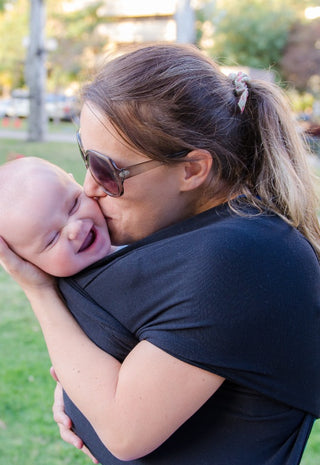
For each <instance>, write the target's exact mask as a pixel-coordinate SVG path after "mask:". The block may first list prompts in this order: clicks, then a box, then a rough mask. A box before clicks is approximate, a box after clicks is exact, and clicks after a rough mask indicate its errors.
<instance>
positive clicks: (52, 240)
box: [45, 232, 59, 249]
mask: <svg viewBox="0 0 320 465" xmlns="http://www.w3.org/2000/svg"><path fill="white" fill-rule="evenodd" d="M58 238H59V233H58V232H56V233H54V234H53V235H52V236H51V237H50V238H49V240H48V242H47V244H46V247H45V248H46V249H48V248H50V247H52V246H53V245H54V244H55V243H56V242H57V240H58Z"/></svg>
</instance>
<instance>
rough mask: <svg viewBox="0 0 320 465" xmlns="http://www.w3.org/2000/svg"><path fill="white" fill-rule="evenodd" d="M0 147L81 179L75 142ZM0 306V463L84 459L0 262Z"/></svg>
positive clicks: (318, 439)
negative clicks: (58, 411)
mask: <svg viewBox="0 0 320 465" xmlns="http://www.w3.org/2000/svg"><path fill="white" fill-rule="evenodd" d="M0 147H1V150H0V164H1V163H3V162H4V161H5V160H6V159H7V157H8V155H9V154H10V153H12V152H18V153H23V154H25V155H35V156H39V157H43V158H46V159H48V160H50V161H52V162H54V163H57V164H58V165H60V166H61V167H63V168H64V169H66V170H67V171H68V172H72V173H73V174H74V176H75V178H76V179H77V180H78V181H79V182H82V180H83V177H84V168H83V166H82V163H81V160H80V155H79V153H78V149H77V147H76V145H75V144H72V143H53V142H46V143H30V142H25V141H19V140H8V139H0ZM22 195H23V193H22ZM0 312H1V313H0V354H1V356H0V380H1V381H0V465H58V464H59V465H69V464H70V465H84V464H87V463H90V461H89V459H88V458H86V457H85V456H83V455H82V453H81V452H79V451H77V450H76V449H74V448H73V447H72V446H69V445H67V444H65V443H64V442H63V441H62V440H61V439H60V437H59V433H58V428H57V427H56V425H55V423H54V421H53V419H52V412H51V405H52V399H53V389H54V382H53V380H52V379H51V377H50V375H49V368H50V361H49V358H48V355H47V351H46V347H45V344H44V341H43V338H42V335H41V332H40V329H39V325H38V323H37V321H36V319H35V317H34V316H33V313H32V311H31V309H30V306H29V304H28V302H27V300H26V298H25V297H24V294H23V293H22V291H21V290H20V288H19V287H18V286H17V285H16V284H15V283H14V282H13V281H12V279H11V278H10V277H9V276H7V275H6V273H5V272H4V271H3V270H2V269H1V268H0ZM302 464H303V465H319V464H320V422H317V423H316V424H315V427H314V429H313V431H312V433H311V437H310V440H309V443H308V446H307V449H306V451H305V454H304V457H303V460H302ZM230 465H232V464H230ZM248 465H254V464H248Z"/></svg>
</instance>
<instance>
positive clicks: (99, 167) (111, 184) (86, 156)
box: [77, 131, 194, 197]
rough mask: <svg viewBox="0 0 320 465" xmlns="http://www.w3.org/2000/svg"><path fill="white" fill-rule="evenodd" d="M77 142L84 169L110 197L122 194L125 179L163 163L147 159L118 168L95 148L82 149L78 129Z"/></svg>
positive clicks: (184, 153) (180, 153) (177, 153)
mask: <svg viewBox="0 0 320 465" xmlns="http://www.w3.org/2000/svg"><path fill="white" fill-rule="evenodd" d="M77 142H78V146H79V150H80V153H81V156H82V159H83V161H84V164H85V166H86V169H88V170H89V171H90V174H91V176H92V177H93V179H94V180H95V181H96V183H97V184H99V186H101V188H102V189H103V191H104V192H105V193H106V194H108V195H110V196H111V197H120V196H121V195H123V192H124V187H123V183H124V181H125V179H128V178H132V177H133V176H136V175H137V174H141V173H144V172H146V171H149V170H152V169H154V168H157V167H158V166H160V165H163V162H162V161H159V160H148V161H144V162H142V163H138V164H136V165H131V166H127V167H126V168H118V167H117V165H116V164H115V162H114V161H113V160H112V158H110V157H108V156H107V155H103V154H102V153H99V152H96V151H95V150H84V148H83V145H82V142H81V137H80V132H79V131H78V132H77ZM188 152H189V150H183V151H181V152H176V153H174V154H172V155H170V157H183V156H186V155H187V154H188ZM172 161H180V162H182V161H185V162H186V161H194V160H181V159H179V158H178V159H174V158H173V159H172Z"/></svg>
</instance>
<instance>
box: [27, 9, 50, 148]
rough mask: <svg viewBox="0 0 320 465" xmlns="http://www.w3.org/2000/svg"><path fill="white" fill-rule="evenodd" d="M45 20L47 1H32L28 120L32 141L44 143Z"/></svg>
mask: <svg viewBox="0 0 320 465" xmlns="http://www.w3.org/2000/svg"><path fill="white" fill-rule="evenodd" d="M45 18H46V13H45V0H30V35H29V44H28V53H27V63H26V67H27V69H26V78H27V84H28V87H29V103H30V113H29V119H28V140H30V141H42V140H44V139H45V137H46V133H47V115H46V109H45V93H46V74H47V73H46V49H45Z"/></svg>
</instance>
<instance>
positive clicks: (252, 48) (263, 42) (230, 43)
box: [199, 0, 310, 69]
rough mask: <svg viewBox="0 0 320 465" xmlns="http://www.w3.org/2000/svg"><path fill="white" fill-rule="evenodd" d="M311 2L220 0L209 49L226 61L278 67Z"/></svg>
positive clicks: (212, 19) (213, 54) (202, 23)
mask: <svg viewBox="0 0 320 465" xmlns="http://www.w3.org/2000/svg"><path fill="white" fill-rule="evenodd" d="M308 5H310V1H308V0H282V1H279V0H269V1H268V2H266V1H265V0H217V1H216V8H215V9H214V11H213V14H212V17H211V19H210V22H211V44H210V43H209V47H207V50H208V52H209V53H210V55H212V56H214V57H215V58H216V59H218V61H220V62H221V63H223V64H228V65H236V64H239V65H246V66H250V67H255V68H265V69H266V68H270V67H273V68H276V69H277V68H278V67H279V62H280V60H281V56H282V52H283V50H284V47H285V45H286V43H287V38H288V34H289V31H290V28H291V26H292V24H293V23H294V22H295V21H296V19H297V17H299V15H301V14H302V11H303V8H305V7H306V6H308ZM203 19H204V18H202V21H201V17H200V21H201V25H202V27H203V25H205V24H206V21H203ZM206 27H207V30H208V24H207V26H206ZM200 36H201V37H200V41H199V43H200V44H201V40H202V38H203V34H201V33H200Z"/></svg>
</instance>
